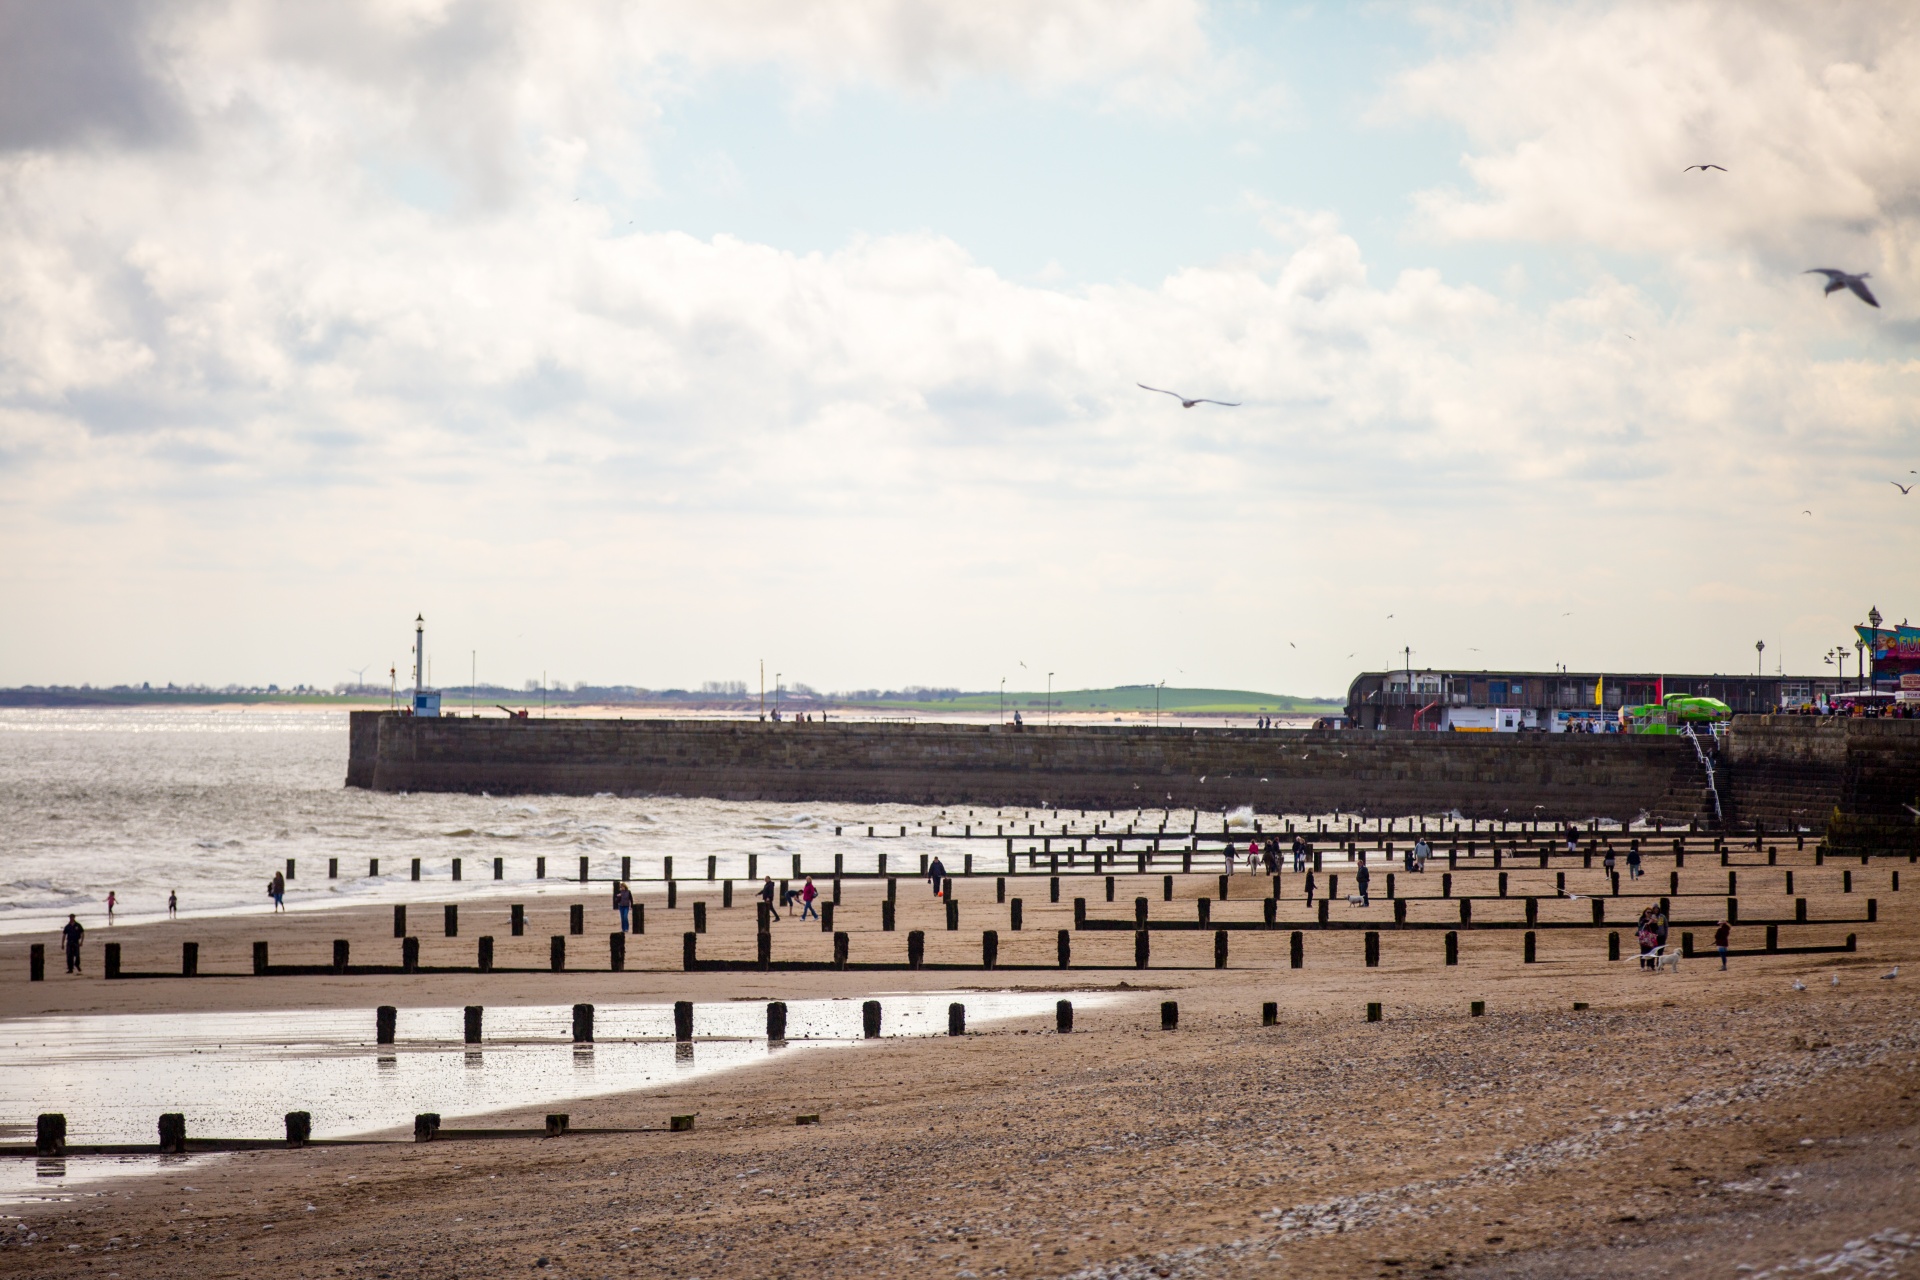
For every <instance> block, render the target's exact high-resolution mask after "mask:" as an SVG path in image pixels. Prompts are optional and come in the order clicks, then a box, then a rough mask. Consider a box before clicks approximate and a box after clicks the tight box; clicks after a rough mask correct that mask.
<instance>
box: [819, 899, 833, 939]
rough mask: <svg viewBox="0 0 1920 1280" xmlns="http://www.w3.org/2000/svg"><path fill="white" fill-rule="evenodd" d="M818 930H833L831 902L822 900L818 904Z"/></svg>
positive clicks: (829, 931)
mask: <svg viewBox="0 0 1920 1280" xmlns="http://www.w3.org/2000/svg"><path fill="white" fill-rule="evenodd" d="M820 932H822V933H832V932H833V904H832V903H831V902H823V903H821V904H820Z"/></svg>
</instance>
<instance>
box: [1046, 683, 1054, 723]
mask: <svg viewBox="0 0 1920 1280" xmlns="http://www.w3.org/2000/svg"><path fill="white" fill-rule="evenodd" d="M1047 728H1049V729H1051V728H1053V672H1051V671H1049V672H1047Z"/></svg>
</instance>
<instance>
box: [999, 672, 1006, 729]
mask: <svg viewBox="0 0 1920 1280" xmlns="http://www.w3.org/2000/svg"><path fill="white" fill-rule="evenodd" d="M1006 722H1007V678H1006V677H1005V676H1001V677H1000V723H1001V724H1005V723H1006Z"/></svg>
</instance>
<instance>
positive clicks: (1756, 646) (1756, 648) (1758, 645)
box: [1753, 640, 1767, 675]
mask: <svg viewBox="0 0 1920 1280" xmlns="http://www.w3.org/2000/svg"><path fill="white" fill-rule="evenodd" d="M1766 652H1767V642H1766V641H1765V640H1755V641H1754V642H1753V674H1755V675H1763V674H1765V672H1766V668H1765V667H1763V666H1762V665H1761V663H1762V662H1763V661H1764V655H1765V654H1766Z"/></svg>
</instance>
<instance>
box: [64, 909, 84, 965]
mask: <svg viewBox="0 0 1920 1280" xmlns="http://www.w3.org/2000/svg"><path fill="white" fill-rule="evenodd" d="M86 934H87V930H86V927H85V926H84V925H82V924H81V923H80V920H79V918H78V917H76V916H74V915H73V914H72V913H68V915H67V923H66V927H65V928H63V929H61V930H60V940H61V941H62V942H64V943H66V946H67V972H68V973H78V972H80V939H82V938H84V937H85V936H86Z"/></svg>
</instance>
